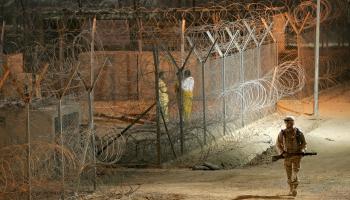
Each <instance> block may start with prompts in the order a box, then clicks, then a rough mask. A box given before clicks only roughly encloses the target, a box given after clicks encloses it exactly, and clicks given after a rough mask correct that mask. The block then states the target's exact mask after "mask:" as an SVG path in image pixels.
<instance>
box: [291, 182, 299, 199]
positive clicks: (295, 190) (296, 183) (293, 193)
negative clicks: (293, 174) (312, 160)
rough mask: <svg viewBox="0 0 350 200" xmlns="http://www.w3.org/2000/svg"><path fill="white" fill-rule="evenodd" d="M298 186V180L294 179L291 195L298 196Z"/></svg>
mask: <svg viewBox="0 0 350 200" xmlns="http://www.w3.org/2000/svg"><path fill="white" fill-rule="evenodd" d="M297 187H298V181H293V182H292V184H291V195H292V196H294V197H295V196H297V194H298V191H297Z"/></svg>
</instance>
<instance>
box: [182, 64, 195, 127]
mask: <svg viewBox="0 0 350 200" xmlns="http://www.w3.org/2000/svg"><path fill="white" fill-rule="evenodd" d="M193 88H194V79H193V77H192V76H191V71H190V70H185V72H184V79H183V80H182V82H181V89H182V94H183V98H182V99H183V115H184V120H185V121H186V122H188V121H189V120H190V118H191V112H192V100H193Z"/></svg>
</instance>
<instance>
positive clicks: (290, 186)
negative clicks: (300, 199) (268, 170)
mask: <svg viewBox="0 0 350 200" xmlns="http://www.w3.org/2000/svg"><path fill="white" fill-rule="evenodd" d="M293 192H294V188H293V185H291V184H289V193H288V195H289V196H293Z"/></svg>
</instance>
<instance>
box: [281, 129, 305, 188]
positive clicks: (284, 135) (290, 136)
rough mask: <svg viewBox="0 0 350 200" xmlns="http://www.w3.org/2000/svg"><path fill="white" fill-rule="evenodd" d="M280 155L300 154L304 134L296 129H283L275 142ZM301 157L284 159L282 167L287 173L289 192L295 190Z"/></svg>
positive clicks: (303, 144)
mask: <svg viewBox="0 0 350 200" xmlns="http://www.w3.org/2000/svg"><path fill="white" fill-rule="evenodd" d="M276 146H277V149H278V151H279V152H280V153H287V154H288V153H300V152H302V151H303V150H304V149H305V147H306V141H305V137H304V134H303V133H302V132H301V131H300V130H299V129H298V128H291V129H284V130H281V132H280V133H279V135H278V138H277V142H276ZM300 160H301V156H291V157H287V158H285V159H284V166H285V169H286V173H287V178H288V184H289V187H290V191H291V192H293V191H295V189H296V188H297V186H298V184H299V181H298V172H299V169H300Z"/></svg>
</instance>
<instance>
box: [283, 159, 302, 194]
mask: <svg viewBox="0 0 350 200" xmlns="http://www.w3.org/2000/svg"><path fill="white" fill-rule="evenodd" d="M300 160H301V157H300V156H293V157H290V158H285V159H284V167H285V169H286V172H287V178H288V184H289V186H290V187H291V188H292V187H294V188H296V187H297V186H298V184H299V181H298V172H299V170H300Z"/></svg>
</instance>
